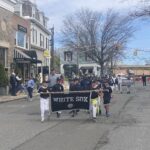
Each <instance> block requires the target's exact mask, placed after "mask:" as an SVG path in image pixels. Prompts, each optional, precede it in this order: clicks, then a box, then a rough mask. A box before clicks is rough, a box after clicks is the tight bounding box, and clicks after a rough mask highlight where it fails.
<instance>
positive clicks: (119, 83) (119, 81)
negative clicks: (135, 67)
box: [118, 75, 122, 94]
mask: <svg viewBox="0 0 150 150" xmlns="http://www.w3.org/2000/svg"><path fill="white" fill-rule="evenodd" d="M118 90H119V92H120V93H121V94H122V78H121V76H120V75H118Z"/></svg>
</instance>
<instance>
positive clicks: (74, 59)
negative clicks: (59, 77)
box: [60, 49, 100, 77]
mask: <svg viewBox="0 0 150 150" xmlns="http://www.w3.org/2000/svg"><path fill="white" fill-rule="evenodd" d="M61 51H62V53H61V57H60V61H61V66H60V70H61V73H62V74H64V75H65V76H68V77H73V75H79V74H80V75H82V76H84V75H85V74H88V75H95V76H100V65H98V64H97V63H95V62H94V61H92V60H91V59H90V58H88V57H87V55H86V53H83V52H82V53H81V52H77V51H72V50H66V49H62V50H61Z"/></svg>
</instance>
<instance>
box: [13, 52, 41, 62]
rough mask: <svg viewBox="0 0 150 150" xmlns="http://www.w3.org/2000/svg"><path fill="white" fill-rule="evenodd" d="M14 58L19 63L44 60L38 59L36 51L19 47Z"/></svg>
mask: <svg viewBox="0 0 150 150" xmlns="http://www.w3.org/2000/svg"><path fill="white" fill-rule="evenodd" d="M14 60H15V61H16V62H18V63H35V64H37V63H42V61H40V60H38V59H37V54H36V51H33V50H24V51H21V50H19V49H15V50H14Z"/></svg>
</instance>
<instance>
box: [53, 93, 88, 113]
mask: <svg viewBox="0 0 150 150" xmlns="http://www.w3.org/2000/svg"><path fill="white" fill-rule="evenodd" d="M89 107H90V92H83V93H81V92H72V93H51V110H52V112H55V111H61V110H73V109H86V110H89Z"/></svg>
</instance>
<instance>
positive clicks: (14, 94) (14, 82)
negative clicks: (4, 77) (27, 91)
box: [10, 72, 17, 96]
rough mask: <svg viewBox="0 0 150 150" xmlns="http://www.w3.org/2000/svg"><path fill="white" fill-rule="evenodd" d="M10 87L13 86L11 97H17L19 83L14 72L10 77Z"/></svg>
mask: <svg viewBox="0 0 150 150" xmlns="http://www.w3.org/2000/svg"><path fill="white" fill-rule="evenodd" d="M10 85H11V95H12V96H16V86H17V81H16V74H15V73H14V72H12V74H11V76H10Z"/></svg>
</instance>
